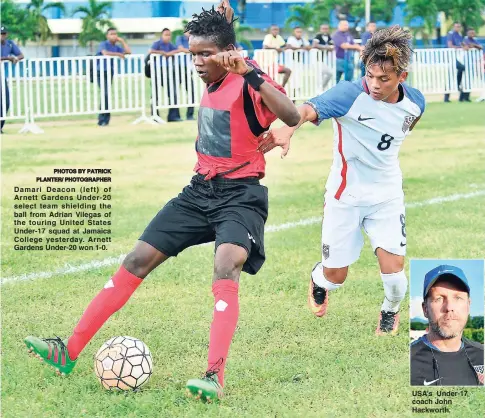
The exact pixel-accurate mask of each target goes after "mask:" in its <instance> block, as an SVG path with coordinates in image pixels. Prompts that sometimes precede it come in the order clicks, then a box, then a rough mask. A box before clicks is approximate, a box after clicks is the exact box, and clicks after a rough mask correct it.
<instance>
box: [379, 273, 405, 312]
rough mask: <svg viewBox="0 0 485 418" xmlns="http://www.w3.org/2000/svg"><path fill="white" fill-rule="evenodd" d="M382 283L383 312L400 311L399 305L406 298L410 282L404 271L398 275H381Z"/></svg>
mask: <svg viewBox="0 0 485 418" xmlns="http://www.w3.org/2000/svg"><path fill="white" fill-rule="evenodd" d="M381 278H382V283H383V284H384V295H385V297H384V302H383V303H382V307H381V310H382V311H387V312H389V311H390V312H397V311H399V305H400V304H401V301H402V300H403V299H404V297H405V296H406V290H407V288H408V280H407V278H406V274H404V270H402V271H400V272H398V273H391V274H384V273H381Z"/></svg>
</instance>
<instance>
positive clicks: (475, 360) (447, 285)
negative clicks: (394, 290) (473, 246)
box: [409, 259, 484, 386]
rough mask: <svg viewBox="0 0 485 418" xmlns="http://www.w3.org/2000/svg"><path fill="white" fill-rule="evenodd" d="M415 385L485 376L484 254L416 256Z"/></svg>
mask: <svg viewBox="0 0 485 418" xmlns="http://www.w3.org/2000/svg"><path fill="white" fill-rule="evenodd" d="M410 303H411V306H410V310H409V311H410V337H411V346H410V361H411V386H480V385H483V382H484V350H483V347H484V346H483V316H484V260H416V259H414V260H411V262H410Z"/></svg>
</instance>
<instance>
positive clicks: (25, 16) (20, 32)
mask: <svg viewBox="0 0 485 418" xmlns="http://www.w3.org/2000/svg"><path fill="white" fill-rule="evenodd" d="M2 25H5V26H6V27H7V28H8V33H9V36H10V37H11V38H13V39H16V40H18V41H19V42H20V43H21V44H23V45H25V43H26V42H27V41H28V40H35V31H34V26H35V24H34V22H33V20H32V17H31V15H30V14H29V13H28V12H27V10H26V9H24V8H21V7H19V5H18V3H14V2H13V0H2Z"/></svg>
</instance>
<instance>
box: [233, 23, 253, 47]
mask: <svg viewBox="0 0 485 418" xmlns="http://www.w3.org/2000/svg"><path fill="white" fill-rule="evenodd" d="M234 32H236V40H237V41H238V42H239V43H240V44H241V45H245V46H246V48H247V50H248V51H252V50H253V44H252V43H251V41H250V40H249V39H248V38H246V35H247V34H250V33H252V32H254V29H253V28H252V27H251V26H248V25H241V24H239V22H237V23H235V25H234Z"/></svg>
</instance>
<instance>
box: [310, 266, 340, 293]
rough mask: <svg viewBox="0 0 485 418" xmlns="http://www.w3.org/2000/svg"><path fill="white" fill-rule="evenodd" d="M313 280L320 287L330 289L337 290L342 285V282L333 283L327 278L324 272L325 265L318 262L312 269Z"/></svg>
mask: <svg viewBox="0 0 485 418" xmlns="http://www.w3.org/2000/svg"><path fill="white" fill-rule="evenodd" d="M312 280H313V283H315V284H316V285H317V286H319V287H323V288H324V289H327V290H328V291H331V290H336V289H338V288H340V287H342V285H343V283H342V284H337V283H332V282H329V281H328V280H327V278H326V277H325V275H324V274H323V266H322V263H318V264H317V265H316V266H315V268H314V269H313V270H312Z"/></svg>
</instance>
